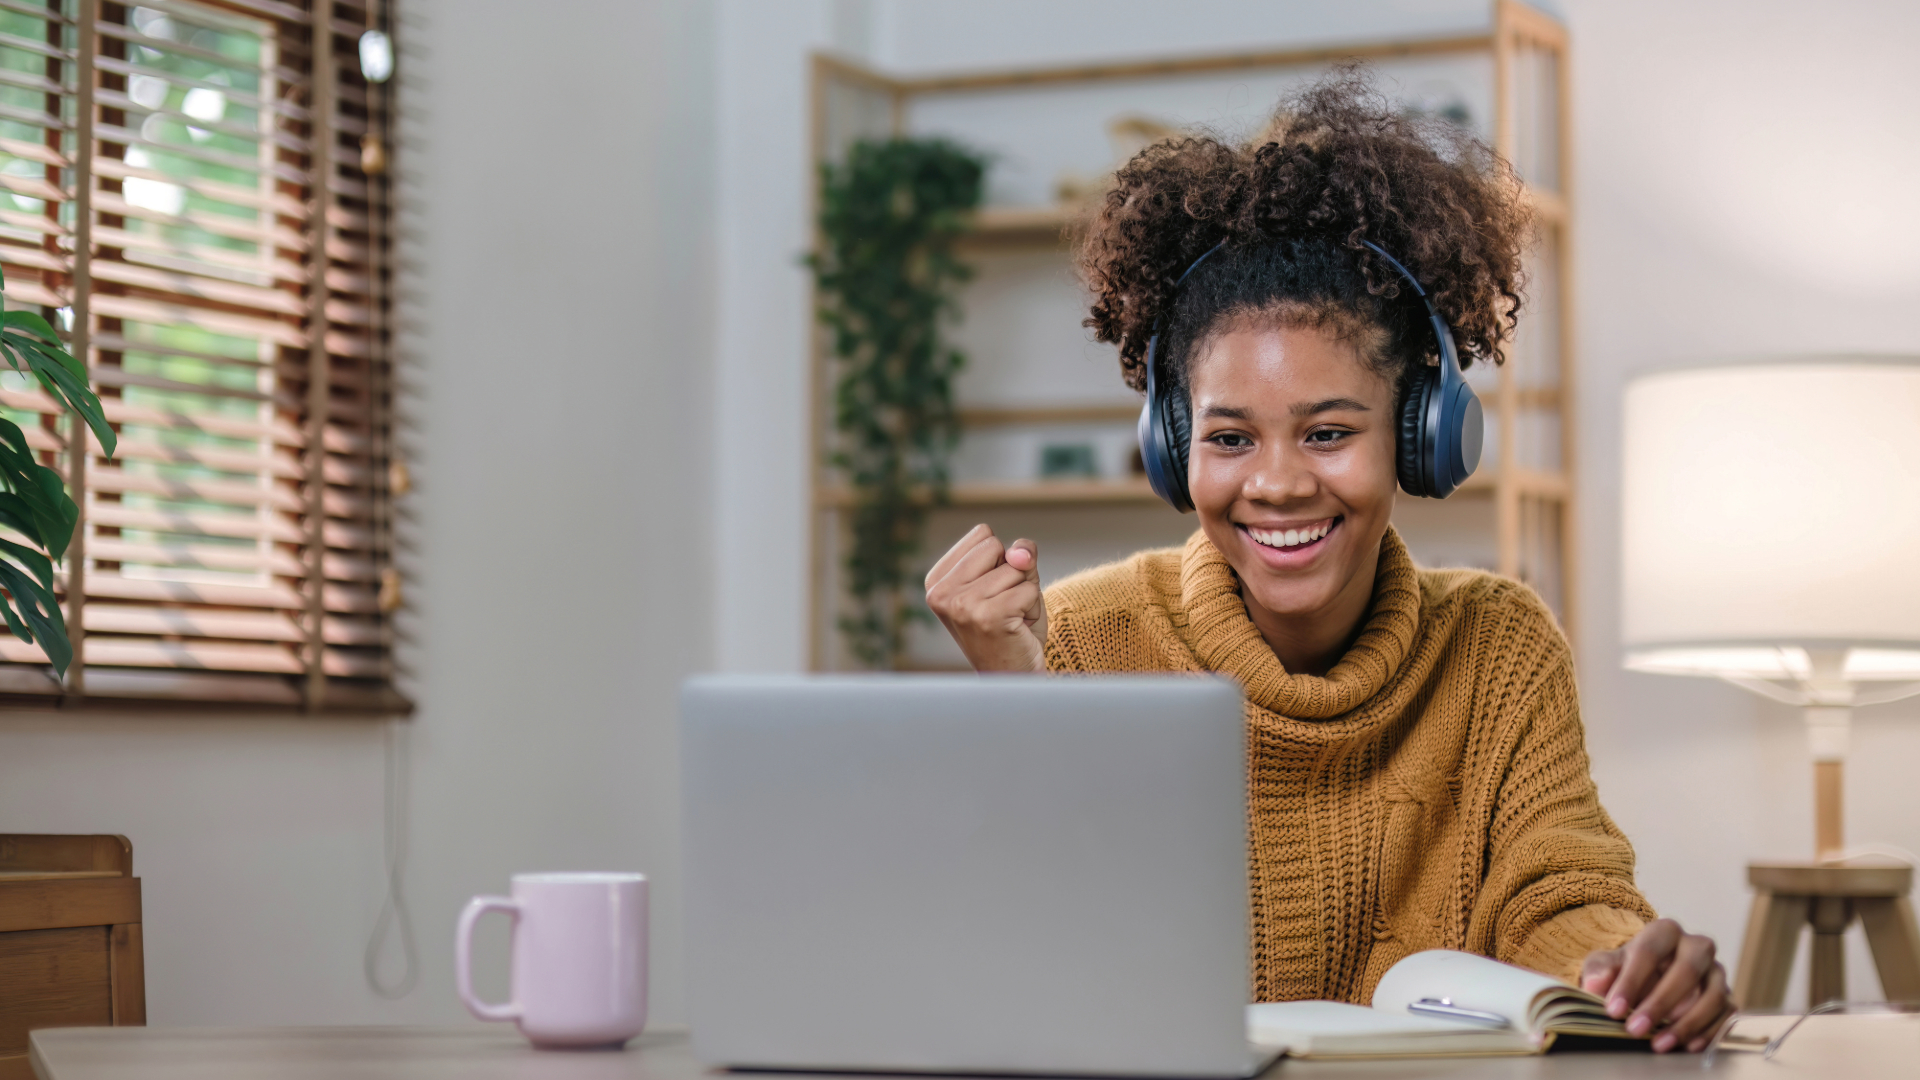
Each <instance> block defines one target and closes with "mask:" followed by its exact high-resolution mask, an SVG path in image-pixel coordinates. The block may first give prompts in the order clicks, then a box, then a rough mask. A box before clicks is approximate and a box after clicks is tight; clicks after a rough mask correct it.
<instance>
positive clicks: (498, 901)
mask: <svg viewBox="0 0 1920 1080" xmlns="http://www.w3.org/2000/svg"><path fill="white" fill-rule="evenodd" d="M512 892H513V895H512V896H511V897H507V896H476V897H474V898H473V900H472V901H471V902H469V903H468V904H467V909H466V910H465V911H462V912H461V913H460V929H459V931H458V934H457V937H456V939H455V941H454V952H453V961H454V978H455V980H456V983H457V988H458V989H459V991H460V1000H461V1001H463V1002H465V1003H466V1005H467V1011H469V1012H471V1013H473V1015H475V1016H477V1017H479V1018H480V1019H482V1020H512V1021H515V1022H516V1023H518V1024H519V1026H520V1032H521V1034H523V1035H525V1036H526V1037H527V1038H528V1039H531V1040H532V1041H533V1044H534V1045H535V1046H618V1045H620V1044H621V1043H624V1042H626V1041H627V1040H628V1039H631V1038H633V1037H634V1036H635V1035H638V1034H640V1029H641V1028H644V1027H646V1026H647V879H646V877H645V876H644V875H641V874H515V875H514V876H513V890H512ZM489 911H502V912H506V913H507V914H508V915H510V916H512V918H513V948H512V965H513V969H512V971H513V974H512V991H511V997H510V999H509V1000H508V1001H507V1003H506V1004H504V1005H489V1004H487V1003H486V1002H484V1001H481V1000H480V998H479V997H478V996H476V995H475V994H474V992H473V956H472V953H473V926H474V923H476V922H478V921H479V920H480V916H482V915H484V914H486V913H487V912H489Z"/></svg>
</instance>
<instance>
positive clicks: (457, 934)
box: [453, 896, 520, 1020]
mask: <svg viewBox="0 0 1920 1080" xmlns="http://www.w3.org/2000/svg"><path fill="white" fill-rule="evenodd" d="M489 911H502V912H505V913H507V914H508V915H509V916H511V917H512V918H513V919H514V921H515V922H518V921H519V919H520V905H518V904H516V903H514V902H513V901H512V900H510V899H508V898H507V897H504V896H476V897H474V898H473V899H472V900H469V901H467V907H466V910H465V911H462V912H461V913H460V927H459V929H458V930H456V931H454V939H453V981H454V989H456V990H458V991H459V992H460V1000H461V1002H462V1003H463V1004H465V1005H466V1007H467V1011H468V1012H470V1013H472V1014H473V1015H475V1016H477V1017H479V1018H480V1019H482V1020H517V1019H519V1018H520V1005H519V1003H518V1002H513V1001H509V1002H507V1003H506V1004H504V1005H489V1004H487V1003H486V1002H484V1001H481V1000H480V996H479V995H478V994H475V993H474V992H473V924H474V923H477V922H479V921H480V916H482V915H485V914H486V913H487V912H489Z"/></svg>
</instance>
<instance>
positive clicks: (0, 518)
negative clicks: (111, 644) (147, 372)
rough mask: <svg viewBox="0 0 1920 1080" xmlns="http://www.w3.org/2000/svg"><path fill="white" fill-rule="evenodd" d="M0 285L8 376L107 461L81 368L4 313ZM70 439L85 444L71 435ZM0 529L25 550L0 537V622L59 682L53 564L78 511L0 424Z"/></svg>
mask: <svg viewBox="0 0 1920 1080" xmlns="http://www.w3.org/2000/svg"><path fill="white" fill-rule="evenodd" d="M5 291H6V279H5V277H4V276H0V356H4V357H5V358H6V361H7V363H8V364H11V365H12V366H13V369H14V370H15V371H18V372H21V373H23V374H31V375H32V376H33V377H34V379H35V380H36V381H38V382H39V383H40V386H41V388H42V389H44V390H45V391H46V392H47V396H49V397H51V398H53V399H54V400H55V401H59V402H63V403H64V404H65V405H66V406H67V408H68V409H70V410H71V411H72V412H73V413H74V414H75V415H77V416H79V417H80V418H81V419H83V420H85V421H86V423H87V426H88V427H89V428H91V429H93V433H94V437H95V438H97V439H99V440H100V445H101V447H102V448H103V449H104V450H105V451H106V452H107V455H108V456H109V457H111V456H112V455H113V452H114V448H115V446H116V445H117V444H118V439H117V438H116V436H115V435H114V432H113V428H111V427H109V426H108V424H107V417H106V414H105V413H104V412H103V411H102V410H101V408H100V399H99V398H98V397H97V396H95V395H94V392H93V391H92V390H91V389H89V388H88V386H87V367H86V365H85V364H82V363H81V362H80V361H79V360H77V359H75V358H74V357H73V355H72V354H71V353H69V352H67V350H66V349H65V347H63V346H62V345H61V344H60V335H59V334H57V333H55V332H54V329H53V327H52V326H51V325H49V324H48V323H47V320H45V319H43V318H41V317H40V316H39V315H36V314H34V313H33V312H30V311H7V310H5ZM72 437H73V438H75V439H78V440H80V441H81V442H82V443H84V441H85V438H84V436H83V435H81V434H80V433H79V432H78V431H75V432H74V434H73V436H72ZM0 488H4V490H3V491H0V527H4V528H6V529H9V530H11V531H12V532H13V533H15V534H17V535H18V536H19V537H20V538H21V539H24V540H25V541H26V543H24V544H23V543H19V542H17V541H15V540H11V539H7V538H6V537H4V536H0V588H4V589H5V590H6V594H5V595H0V615H4V616H5V617H6V620H7V629H9V630H11V631H13V636H15V637H17V638H19V639H20V640H21V641H25V642H28V643H29V644H31V643H35V642H37V643H39V645H40V648H41V650H42V651H44V652H45V653H46V654H47V659H48V660H50V661H52V662H53V666H54V669H55V670H57V671H59V672H60V674H62V675H65V674H66V673H67V667H68V665H70V664H72V663H73V645H72V644H71V643H70V642H69V641H68V640H67V623H66V620H65V619H64V618H62V617H61V615H60V605H59V604H58V603H56V602H55V600H54V597H53V564H54V563H55V562H56V561H58V560H59V559H60V558H61V557H62V556H64V555H65V554H66V553H67V545H68V544H69V543H71V542H72V541H73V529H74V526H75V525H76V524H77V523H78V522H79V520H80V508H79V507H77V506H75V505H74V502H73V500H72V499H71V498H69V497H68V496H67V486H66V483H65V482H64V481H63V480H62V479H61V477H60V474H59V473H58V472H55V471H54V470H53V469H50V468H48V467H47V466H45V465H42V464H41V463H40V459H39V456H38V455H37V454H36V453H35V452H34V450H33V448H32V447H31V446H29V445H28V444H27V433H26V432H24V431H21V430H20V425H18V424H15V423H14V422H12V421H11V420H5V419H0Z"/></svg>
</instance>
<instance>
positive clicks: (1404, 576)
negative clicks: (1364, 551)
mask: <svg viewBox="0 0 1920 1080" xmlns="http://www.w3.org/2000/svg"><path fill="white" fill-rule="evenodd" d="M1180 593H1181V600H1182V605H1183V606H1184V607H1185V608H1186V611H1187V626H1188V634H1189V635H1190V636H1191V639H1192V643H1193V649H1194V653H1195V655H1196V656H1197V657H1198V658H1199V660H1200V662H1201V663H1202V664H1204V665H1206V667H1207V669H1208V670H1210V671H1217V672H1219V673H1221V674H1223V675H1230V676H1232V677H1233V678H1234V679H1237V680H1238V681H1239V682H1240V684H1241V686H1243V687H1244V688H1245V690H1246V695H1247V700H1248V701H1251V702H1253V703H1254V704H1256V705H1259V706H1261V707H1262V708H1265V709H1267V710H1269V711H1271V712H1275V713H1278V714H1280V715H1281V716H1287V717H1293V718H1295V719H1300V720H1325V719H1329V718H1332V717H1336V716H1340V715H1342V714H1344V713H1348V712H1352V711H1353V710H1354V709H1356V708H1358V707H1359V706H1360V705H1362V704H1363V703H1365V702H1366V701H1367V700H1368V699H1370V698H1372V697H1373V696H1374V695H1375V694H1377V693H1379V692H1380V690H1381V688H1383V687H1385V686H1386V685H1387V682H1388V681H1389V680H1390V679H1392V678H1393V676H1394V673H1395V672H1397V671H1399V669H1400V665H1401V664H1402V663H1403V662H1404V661H1405V660H1406V658H1407V654H1408V653H1409V652H1410V651H1411V650H1412V648H1413V640H1414V634H1415V632H1416V631H1418V629H1419V627H1420V580H1419V577H1418V575H1417V573H1416V571H1415V570H1414V566H1413V558H1412V556H1410V555H1408V554H1407V546H1406V544H1404V543H1402V542H1401V540H1400V534H1399V533H1397V532H1395V531H1394V530H1393V528H1392V527H1391V526H1389V527H1388V528H1387V533H1386V536H1384V537H1383V538H1382V539H1381V541H1380V563H1379V568H1378V569H1377V570H1376V571H1375V573H1374V580H1373V599H1372V601H1371V602H1370V603H1369V604H1368V607H1367V616H1366V619H1365V621H1364V622H1363V623H1362V624H1361V630H1360V634H1359V636H1358V637H1356V638H1354V641H1353V644H1352V645H1351V646H1349V647H1348V649H1347V651H1346V654H1345V655H1343V656H1341V657H1340V661H1339V662H1338V663H1336V664H1335V665H1334V666H1333V669H1332V670H1331V671H1329V672H1327V674H1326V675H1325V676H1324V677H1321V676H1317V675H1290V674H1288V673H1287V671H1286V669H1285V668H1283V667H1282V666H1281V664H1280V658H1279V657H1277V656H1275V655H1274V653H1273V648H1272V647H1271V646H1269V645H1268V644H1267V642H1266V639H1265V638H1263V637H1261V636H1260V630H1259V628H1258V627H1256V626H1254V625H1253V620H1252V619H1251V618H1249V617H1248V615H1247V608H1246V603H1245V601H1243V600H1242V599H1241V597H1240V579H1239V577H1238V576H1237V575H1236V574H1235V573H1234V572H1233V567H1231V566H1229V565H1228V564H1227V559H1226V556H1225V555H1222V554H1221V553H1220V549H1219V548H1216V547H1214V546H1213V541H1211V540H1208V539H1207V534H1206V533H1205V532H1201V531H1196V532H1195V533H1194V534H1193V536H1192V538H1191V539H1189V540H1188V541H1187V547H1186V551H1185V552H1183V553H1182V555H1181V559H1180Z"/></svg>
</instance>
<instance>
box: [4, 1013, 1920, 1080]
mask: <svg viewBox="0 0 1920 1080" xmlns="http://www.w3.org/2000/svg"><path fill="white" fill-rule="evenodd" d="M1789 1022H1790V1021H1789ZM1756 1023H1759V1024H1763V1025H1764V1024H1766V1023H1767V1020H1765V1019H1763V1020H1760V1021H1756ZM1742 1030H1743V1031H1745V1030H1749V1029H1748V1028H1746V1027H1745V1026H1744V1025H1743V1027H1742ZM32 1041H33V1067H34V1069H35V1070H36V1071H37V1072H38V1073H39V1075H40V1078H41V1080H136V1078H137V1080H242V1078H244V1080H259V1078H261V1077H273V1078H274V1080H323V1078H324V1080H339V1078H343V1077H350V1078H352V1080H702V1078H711V1077H715V1076H726V1075H729V1074H722V1073H718V1072H717V1071H716V1070H712V1069H709V1068H707V1067H706V1066H704V1065H702V1064H700V1063H699V1062H698V1061H695V1060H694V1058H693V1054H692V1052H691V1050H690V1048H689V1047H688V1044H687V1037H686V1035H685V1034H683V1033H680V1032H675V1031H660V1032H648V1033H647V1034H645V1035H643V1036H641V1037H640V1038H639V1039H637V1040H635V1041H634V1042H633V1043H631V1044H629V1045H628V1047H627V1049H626V1050H625V1051H621V1052H609V1051H555V1050H534V1049H532V1048H531V1047H529V1046H527V1044H526V1043H525V1042H524V1041H523V1040H522V1039H521V1038H520V1037H519V1035H518V1034H516V1033H515V1032H514V1031H512V1030H511V1029H509V1028H506V1027H504V1026H495V1027H477V1026H468V1027H457V1028H417V1027H389V1028H226V1029H222V1028H197V1029H196V1028H56V1029H50V1030H47V1031H36V1032H34V1033H33V1040H32ZM1916 1073H1920V1015H1911V1014H1910V1015H1878V1016H1816V1017H1813V1018H1812V1019H1810V1020H1808V1021H1807V1022H1806V1024H1805V1025H1803V1026H1802V1027H1801V1029H1800V1030H1799V1031H1797V1032H1795V1033H1794V1036H1793V1038H1791V1039H1789V1040H1788V1041H1787V1044H1786V1046H1785V1047H1784V1048H1782V1049H1781V1051H1780V1053H1779V1055H1777V1056H1776V1057H1775V1058H1774V1059H1773V1060H1772V1061H1761V1060H1760V1055H1759V1054H1757V1053H1752V1052H1743V1053H1733V1052H1728V1053H1723V1054H1722V1055H1721V1057H1720V1060H1719V1061H1718V1062H1717V1063H1716V1064H1715V1065H1714V1070H1713V1075H1714V1076H1717V1077H1735V1078H1740V1080H1759V1078H1762V1077H1764V1078H1766V1080H1800V1078H1803V1077H1804V1078H1808V1080H1812V1078H1816V1077H1818V1078H1829V1077H1846V1078H1847V1080H1878V1078H1881V1077H1888V1078H1891V1077H1900V1078H1902V1080H1906V1078H1909V1077H1912V1076H1914V1075H1916ZM731 1075H734V1076H738V1077H741V1078H743V1080H753V1078H756V1077H757V1078H773V1080H778V1078H780V1077H792V1076H794V1075H796V1074H792V1073H758V1074H756V1073H739V1074H731ZM807 1075H808V1076H809V1077H811V1078H813V1080H824V1076H823V1074H807ZM1700 1075H1701V1069H1700V1057H1699V1055H1696V1054H1666V1055H1656V1054H1646V1053H1617V1054H1615V1053H1606V1054H1601V1053H1579V1054H1549V1055H1547V1056H1545V1057H1524V1058H1452V1059H1440V1058H1427V1059H1423V1060H1408V1061H1368V1062H1333V1061H1288V1060H1284V1059H1283V1060H1282V1061H1281V1062H1279V1063H1278V1064H1276V1065H1275V1066H1274V1067H1273V1068H1272V1069H1269V1070H1267V1073H1266V1076H1265V1078H1264V1080H1330V1078H1339V1080H1412V1078H1414V1077H1423V1078H1424V1077H1458V1078H1460V1080H1468V1078H1474V1080H1479V1078H1482V1077H1485V1078H1490V1080H1603V1078H1604V1080H1614V1078H1640V1077H1680V1076H1687V1077H1699V1076H1700ZM859 1080H874V1077H873V1076H871V1075H867V1076H864V1077H861V1078H859Z"/></svg>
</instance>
